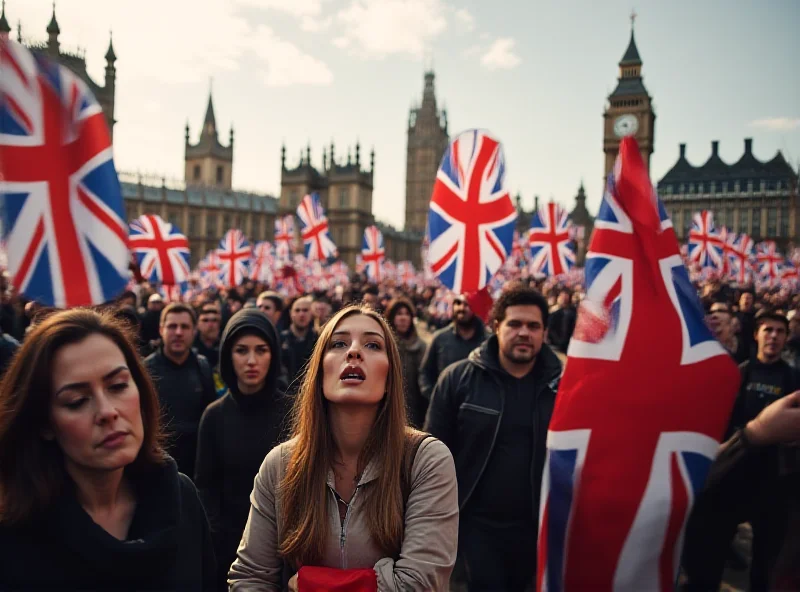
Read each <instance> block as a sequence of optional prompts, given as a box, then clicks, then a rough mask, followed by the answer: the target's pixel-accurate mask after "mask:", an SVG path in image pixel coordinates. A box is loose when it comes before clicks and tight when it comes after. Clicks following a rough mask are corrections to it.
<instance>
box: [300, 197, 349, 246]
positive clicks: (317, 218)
mask: <svg viewBox="0 0 800 592" xmlns="http://www.w3.org/2000/svg"><path fill="white" fill-rule="evenodd" d="M297 216H298V217H299V218H300V223H301V224H302V229H301V231H300V233H301V235H302V236H303V244H304V245H305V254H306V259H308V260H309V261H315V260H316V261H326V260H327V259H333V258H335V257H336V256H337V255H338V254H339V253H338V251H337V250H336V245H335V244H334V243H333V240H331V234H330V230H329V229H328V219H327V218H326V217H325V210H324V209H323V208H322V202H320V200H319V195H318V194H316V193H312V194H311V195H306V196H305V197H304V198H303V201H302V202H300V205H299V206H297Z"/></svg>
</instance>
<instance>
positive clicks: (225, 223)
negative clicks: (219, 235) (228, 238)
mask: <svg viewBox="0 0 800 592" xmlns="http://www.w3.org/2000/svg"><path fill="white" fill-rule="evenodd" d="M230 229H231V215H230V214H227V213H226V214H224V215H223V216H222V232H228V231H229V230H230Z"/></svg>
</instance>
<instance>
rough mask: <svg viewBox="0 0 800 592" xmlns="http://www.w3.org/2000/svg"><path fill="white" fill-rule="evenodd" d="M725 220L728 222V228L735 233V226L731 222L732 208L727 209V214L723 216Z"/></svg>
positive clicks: (732, 221)
mask: <svg viewBox="0 0 800 592" xmlns="http://www.w3.org/2000/svg"><path fill="white" fill-rule="evenodd" d="M725 218H726V219H727V222H728V228H730V229H731V230H733V231H734V232H736V230H735V226H736V225H735V224H734V220H733V208H728V213H727V214H726V215H725Z"/></svg>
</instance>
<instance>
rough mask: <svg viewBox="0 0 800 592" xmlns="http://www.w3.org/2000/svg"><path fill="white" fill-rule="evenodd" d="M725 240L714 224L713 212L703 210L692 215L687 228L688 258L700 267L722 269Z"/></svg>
mask: <svg viewBox="0 0 800 592" xmlns="http://www.w3.org/2000/svg"><path fill="white" fill-rule="evenodd" d="M724 249H725V241H724V240H723V238H722V236H721V235H720V233H719V231H718V230H717V229H716V227H715V226H714V214H713V213H711V212H709V211H707V210H703V211H702V212H697V213H696V214H695V215H694V216H693V217H692V228H691V229H690V230H689V260H690V261H693V262H695V263H697V264H699V265H700V267H701V268H708V267H710V268H713V269H722V267H723V262H722V259H723V252H724Z"/></svg>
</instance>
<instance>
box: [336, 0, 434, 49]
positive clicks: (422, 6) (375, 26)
mask: <svg viewBox="0 0 800 592" xmlns="http://www.w3.org/2000/svg"><path fill="white" fill-rule="evenodd" d="M445 12H446V6H445V4H444V2H443V0H351V1H350V4H349V5H348V6H347V7H345V8H343V9H342V10H340V11H339V12H338V14H337V20H338V22H339V24H341V25H342V27H343V28H344V30H343V35H342V37H343V38H345V39H347V41H348V43H347V44H348V46H350V48H351V49H350V51H351V52H352V53H353V54H354V55H358V56H360V57H362V58H364V59H381V58H384V57H386V56H387V55H393V54H401V55H402V54H407V55H411V56H413V57H415V58H420V57H422V55H423V53H424V52H425V50H426V49H427V48H428V47H429V46H430V43H431V41H432V40H433V39H434V38H435V37H437V36H438V35H439V34H441V33H442V32H443V31H444V30H445V29H446V28H447V19H446V18H445Z"/></svg>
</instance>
